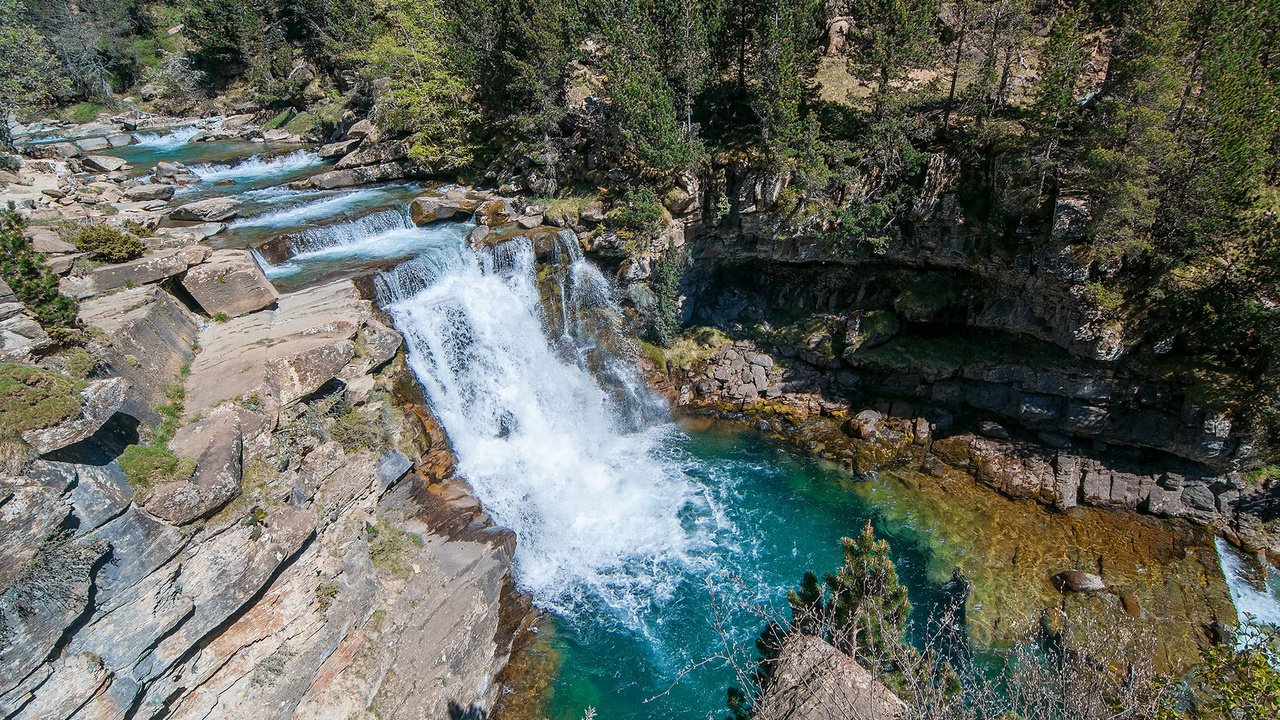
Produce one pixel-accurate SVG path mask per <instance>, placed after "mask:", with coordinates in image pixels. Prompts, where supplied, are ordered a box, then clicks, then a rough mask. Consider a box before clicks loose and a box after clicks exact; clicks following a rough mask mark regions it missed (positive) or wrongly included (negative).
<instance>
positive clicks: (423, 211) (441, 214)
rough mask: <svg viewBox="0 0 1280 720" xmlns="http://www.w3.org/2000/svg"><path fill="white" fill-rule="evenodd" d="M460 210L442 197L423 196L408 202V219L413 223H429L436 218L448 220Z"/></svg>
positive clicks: (420, 224)
mask: <svg viewBox="0 0 1280 720" xmlns="http://www.w3.org/2000/svg"><path fill="white" fill-rule="evenodd" d="M460 210H461V208H459V207H458V206H457V205H455V204H453V203H451V202H449V201H447V200H445V199H444V198H439V197H430V196H424V197H420V198H416V199H415V200H414V201H413V202H411V203H409V219H410V220H412V221H413V224H414V225H419V226H422V225H429V224H431V223H433V222H436V221H437V220H448V219H449V218H451V217H453V216H454V215H457V214H458V212H459V211H460Z"/></svg>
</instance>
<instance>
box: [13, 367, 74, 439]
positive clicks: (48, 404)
mask: <svg viewBox="0 0 1280 720" xmlns="http://www.w3.org/2000/svg"><path fill="white" fill-rule="evenodd" d="M82 387H83V383H81V382H79V381H77V380H74V379H72V378H68V377H66V376H64V375H59V374H58V373H54V372H49V371H48V370H41V369H40V368H36V367H31V366H29V365H17V364H4V365H0V438H9V437H13V436H15V435H17V434H18V433H21V432H25V431H28V430H38V429H40V428H47V427H52V426H54V425H57V424H58V423H60V422H62V421H63V420H66V419H67V418H69V417H71V416H73V415H75V414H76V413H78V412H79V411H80V405H81V403H82V401H81V399H80V390H81V389H82Z"/></svg>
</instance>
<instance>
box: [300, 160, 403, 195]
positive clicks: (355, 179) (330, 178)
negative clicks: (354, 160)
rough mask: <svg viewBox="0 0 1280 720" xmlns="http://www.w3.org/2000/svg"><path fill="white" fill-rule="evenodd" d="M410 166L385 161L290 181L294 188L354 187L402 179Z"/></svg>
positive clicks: (326, 188)
mask: <svg viewBox="0 0 1280 720" xmlns="http://www.w3.org/2000/svg"><path fill="white" fill-rule="evenodd" d="M411 170H412V169H411V168H410V167H409V166H408V165H406V164H404V163H386V164H383V165H368V166H365V167H358V168H349V169H347V170H330V171H329V172H324V173H320V174H318V175H313V176H312V177H309V178H307V179H306V180H300V181H298V182H296V183H291V184H290V187H292V188H294V189H295V190H309V189H315V190H333V189H335V188H344V187H354V186H356V185H365V184H368V183H375V182H387V181H390V180H402V179H404V178H405V177H408V176H409V174H410V172H411Z"/></svg>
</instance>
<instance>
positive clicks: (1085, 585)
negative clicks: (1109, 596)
mask: <svg viewBox="0 0 1280 720" xmlns="http://www.w3.org/2000/svg"><path fill="white" fill-rule="evenodd" d="M1053 586H1054V587H1056V588H1058V591H1059V592H1078V593H1096V592H1103V591H1105V590H1107V589H1108V586H1107V583H1106V581H1105V580H1103V579H1102V578H1101V577H1098V576H1097V575H1094V574H1093V573H1087V572H1081V571H1079V570H1065V571H1063V572H1060V573H1058V574H1057V575H1054V576H1053Z"/></svg>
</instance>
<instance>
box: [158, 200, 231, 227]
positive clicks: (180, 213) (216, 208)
mask: <svg viewBox="0 0 1280 720" xmlns="http://www.w3.org/2000/svg"><path fill="white" fill-rule="evenodd" d="M242 204H243V203H241V202H240V201H239V200H236V199H235V198H229V197H217V198H209V199H208V200H198V201H196V202H193V203H187V204H186V205H182V206H179V207H176V208H174V209H173V210H172V211H171V212H170V213H169V217H170V218H171V219H173V220H182V221H187V222H223V221H225V220H230V219H232V218H234V217H235V216H236V215H237V214H239V212H240V207H241V205H242Z"/></svg>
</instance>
